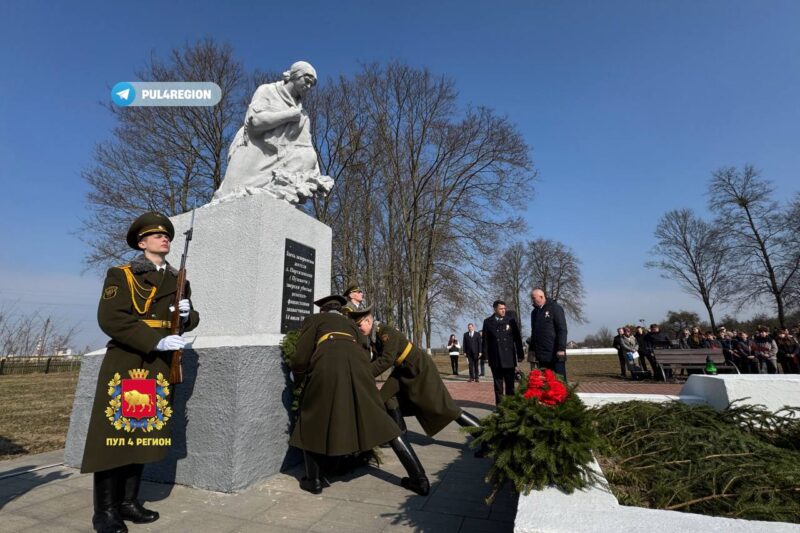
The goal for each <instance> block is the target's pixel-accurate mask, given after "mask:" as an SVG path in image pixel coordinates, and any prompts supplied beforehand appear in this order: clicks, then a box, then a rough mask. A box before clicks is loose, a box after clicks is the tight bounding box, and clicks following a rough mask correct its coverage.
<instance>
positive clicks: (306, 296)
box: [281, 239, 316, 333]
mask: <svg viewBox="0 0 800 533" xmlns="http://www.w3.org/2000/svg"><path fill="white" fill-rule="evenodd" d="M315 261H316V250H314V249H313V248H311V247H309V246H306V245H304V244H300V243H299V242H295V241H293V240H291V239H286V252H285V253H284V256H283V305H282V306H281V333H286V332H287V331H291V330H293V329H300V326H302V325H303V320H305V318H306V317H307V316H309V315H310V314H312V313H313V312H314V270H315V268H314V267H315V265H316V262H315Z"/></svg>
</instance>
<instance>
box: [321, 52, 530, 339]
mask: <svg viewBox="0 0 800 533" xmlns="http://www.w3.org/2000/svg"><path fill="white" fill-rule="evenodd" d="M456 103H457V102H456V92H455V89H454V87H453V83H452V81H450V80H448V79H446V78H444V77H437V76H434V75H432V74H431V73H430V72H428V71H427V70H424V69H416V68H412V67H410V66H407V65H403V64H400V63H392V64H389V65H388V66H385V67H382V66H379V65H367V66H365V67H363V69H362V71H361V72H360V73H358V74H357V75H356V76H355V77H354V78H352V79H346V78H340V79H339V80H338V81H336V82H333V83H332V84H331V85H329V86H328V87H327V88H326V89H325V90H322V91H320V92H319V94H317V95H316V97H315V99H314V101H313V105H312V106H310V109H311V108H313V112H314V117H312V118H313V119H315V120H314V122H315V123H316V125H315V131H314V139H315V145H316V146H317V148H318V152H319V154H320V159H321V163H320V166H321V168H322V169H324V170H325V171H326V173H327V174H329V175H331V176H333V177H334V178H336V185H335V186H334V190H333V191H332V193H331V195H330V197H329V199H326V200H317V201H315V203H314V205H313V210H314V212H316V214H317V216H318V217H319V218H320V219H321V220H323V221H325V222H326V223H328V224H330V225H331V226H332V227H333V229H334V235H335V241H336V242H335V243H334V249H335V250H336V251H335V254H334V255H335V257H334V284H335V286H338V287H341V286H342V285H344V284H345V283H347V281H349V280H352V279H358V280H359V283H361V284H363V285H364V286H365V288H366V289H367V298H368V299H371V300H372V301H373V302H377V303H378V304H379V309H378V314H380V315H381V316H382V318H383V319H384V320H386V321H387V322H389V323H393V324H395V325H398V326H399V327H401V328H402V329H404V330H406V331H407V332H409V334H410V336H411V338H412V340H413V341H414V342H416V343H420V342H421V339H422V337H423V335H425V336H426V337H427V338H428V339H429V337H430V330H431V328H432V325H433V324H434V323H435V322H436V321H437V317H441V316H446V315H447V310H449V309H452V308H453V307H455V306H457V305H459V304H460V303H461V302H463V295H465V294H471V293H473V294H476V293H478V292H479V291H480V289H481V287H480V284H481V279H482V276H481V274H482V273H483V270H482V269H483V262H482V258H483V257H484V256H485V255H488V254H489V253H490V252H491V250H492V247H493V246H494V244H495V238H494V235H495V233H496V231H497V230H498V229H499V228H509V229H510V230H511V231H513V230H514V228H518V227H520V224H521V222H520V221H519V219H517V218H509V217H508V216H505V215H504V214H503V213H506V212H509V211H513V210H514V208H516V207H521V206H522V202H523V199H524V198H525V197H526V195H527V194H528V192H529V191H531V187H530V181H531V179H532V178H533V177H534V176H535V172H534V171H533V168H532V163H531V161H530V158H529V154H528V152H529V149H528V147H527V145H526V144H525V142H524V140H523V139H522V138H521V136H520V135H519V133H518V132H517V130H516V128H515V127H514V126H513V125H512V124H511V123H510V122H509V121H508V120H507V119H505V118H502V117H497V116H496V115H494V113H493V112H492V111H491V110H489V109H487V108H483V107H479V108H467V109H465V110H461V109H459V107H458V106H457V105H456Z"/></svg>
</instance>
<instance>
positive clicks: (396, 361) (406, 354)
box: [394, 342, 414, 366]
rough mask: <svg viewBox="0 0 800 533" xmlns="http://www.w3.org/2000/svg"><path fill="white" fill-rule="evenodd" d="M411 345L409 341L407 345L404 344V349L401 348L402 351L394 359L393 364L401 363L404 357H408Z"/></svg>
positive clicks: (398, 364)
mask: <svg viewBox="0 0 800 533" xmlns="http://www.w3.org/2000/svg"><path fill="white" fill-rule="evenodd" d="M413 347H414V346H413V345H412V344H411V343H410V342H409V343H408V346H406V348H405V350H403V353H401V354H400V356H399V357H398V358H397V360H395V362H394V366H400V365H402V364H403V361H405V360H406V357H408V354H410V353H411V348H413Z"/></svg>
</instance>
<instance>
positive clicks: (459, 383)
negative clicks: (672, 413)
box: [442, 368, 683, 408]
mask: <svg viewBox="0 0 800 533" xmlns="http://www.w3.org/2000/svg"><path fill="white" fill-rule="evenodd" d="M486 373H487V375H486V376H485V378H482V379H481V381H480V382H478V383H469V382H467V381H465V380H464V378H463V377H462V376H442V378H443V379H444V382H445V386H446V387H447V390H448V391H449V392H450V395H451V396H452V397H453V399H454V400H456V401H458V402H459V403H461V402H463V404H462V405H463V406H465V407H468V406H469V405H470V404H483V405H485V406H486V407H487V408H492V407H493V406H494V386H493V384H492V377H491V375H489V369H488V368H487V369H486ZM681 387H683V385H682V384H680V383H652V382H647V383H642V382H635V381H626V382H619V381H618V382H611V383H605V382H594V381H589V382H585V383H580V384H579V385H578V392H592V393H606V394H660V395H677V394H678V393H680V390H681ZM476 407H477V405H476Z"/></svg>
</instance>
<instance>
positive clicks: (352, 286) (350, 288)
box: [344, 283, 362, 296]
mask: <svg viewBox="0 0 800 533" xmlns="http://www.w3.org/2000/svg"><path fill="white" fill-rule="evenodd" d="M361 290H362V289H361V286H360V285H359V284H358V283H351V284H350V285H348V286H347V288H346V289H345V290H344V296H347V295H348V294H350V293H351V292H360V291H361Z"/></svg>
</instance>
